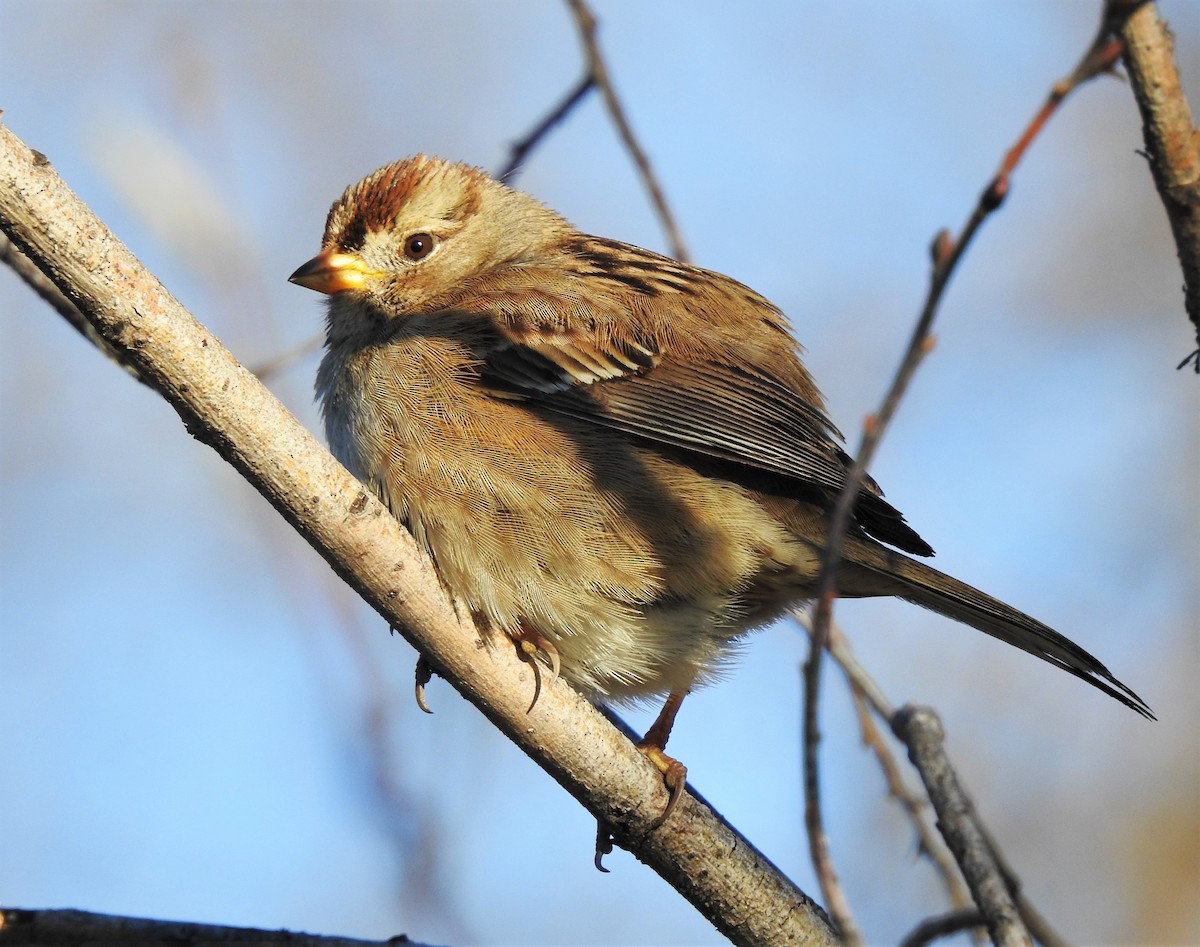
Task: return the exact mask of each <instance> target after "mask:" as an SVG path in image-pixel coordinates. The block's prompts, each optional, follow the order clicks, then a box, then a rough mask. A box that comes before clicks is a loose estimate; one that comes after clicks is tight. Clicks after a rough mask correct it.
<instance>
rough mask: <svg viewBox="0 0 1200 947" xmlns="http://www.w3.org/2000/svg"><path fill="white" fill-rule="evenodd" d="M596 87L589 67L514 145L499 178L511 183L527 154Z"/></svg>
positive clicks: (594, 78) (503, 181)
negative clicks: (573, 85)
mask: <svg viewBox="0 0 1200 947" xmlns="http://www.w3.org/2000/svg"><path fill="white" fill-rule="evenodd" d="M595 87H596V77H595V76H594V75H593V74H592V72H591V70H590V69H589V70H588V72H587V73H586V74H585V75H584V76H583V78H582V79H580V80H579V81H578V82H577V83H576V84H575V88H574V89H572V90H571V91H570V92H568V93H567V94H566V95H565V96H564V97H563V100H562V101H561V102H559V103H558V105H556V106H555V107H554V108H553V109H551V111H550V112H549V114H548V115H547V116H546V117H545V118H543V119H542V120H541V121H540V122H538V124H537V126H536V127H535V128H534V129H533V131H531V132H530V133H529V134H528V135H526V136H525V137H524V138H522V139H521V140H520V141H518V142H516V143H515V144H514V145H513V146H512V153H511V154H510V155H509V159H508V164H506V165H505V166H504V170H503V171H501V172H500V174H499V177H498V178H497V180H499V181H501V182H502V183H504V184H511V183H512V179H513V178H514V177H515V176H516V175H517V173H518V172H519V171H520V169H521V165H522V163H523V162H524V161H525V157H526V155H528V154H529V152H531V151H533V149H534V148H536V147H537V146H538V145H539V144H541V142H542V139H543V138H545V137H546V135H548V134H549V133H550V131H551V130H552V129H553V128H554V126H555V125H557V124H558V123H559V122H561V121H562V120H563V119H564V118H566V117H567V115H568V114H569V113H570V112H571V110H572V109H573V108H575V106H576V105H578V104H579V103H580V102H582V101H583V97H584V96H585V95H587V94H588V93H589V92H591V91H592V89H594V88H595Z"/></svg>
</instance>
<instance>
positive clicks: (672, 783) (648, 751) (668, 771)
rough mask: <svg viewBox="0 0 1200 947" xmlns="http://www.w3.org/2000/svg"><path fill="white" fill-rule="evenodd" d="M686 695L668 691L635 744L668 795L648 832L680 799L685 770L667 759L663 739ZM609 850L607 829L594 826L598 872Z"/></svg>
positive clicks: (609, 833)
mask: <svg viewBox="0 0 1200 947" xmlns="http://www.w3.org/2000/svg"><path fill="white" fill-rule="evenodd" d="M687 695H688V692H687V691H685V690H682V691H671V693H669V694H668V695H667V699H666V702H665V703H664V704H663V708H662V710H660V711H659V712H658V716H657V717H655V718H654V723H652V724H651V725H650V729H649V730H647V731H646V735H645V736H644V737H642V738H641V739H640V740H639V741H638V744H637V748H638V749H639V750H641V752H642V754H643V755H644V756H645V757H646V759H648V760H649V761H650V762H651V763H653V764H654V766H655V768H656V769H657V770H658V771H659V772H660V773H662V775H663V782H664V783H666V786H667V791H668V792H669V793H670V794H671V796H670V798H669V799H668V800H667V805H666V807H665V808H664V809H663V811H662V813H661V814H660V815H659V816H658V817H657V818H656V819H655V820H654V821H653V822H652V823H650V831H652V832H653V831H654V830H655V829H657V828H658V827H659V826H660V825H662V824H663V823H664V822H666V821H667V817H668V816H670V814H671V812H672V811H673V810H674V808H675V806H676V805H677V804H678V803H679V800H680V799H682V798H683V790H684V789H685V788H686V787H687V767H686V766H684V765H683V764H682V763H681V762H679V760H677V759H675V757H673V756H667V754H666V752H664V750H665V747H666V745H667V738H668V737H670V735H671V727H673V726H674V725H675V715H676V714H678V713H679V707H680V705H681V704H682V703H683V698H685V697H686V696H687ZM612 850H613V836H612V833H611V832H610V831H609V830H608V827H607V826H606V825H605V824H604V823H603V822H599V823H598V824H597V826H596V857H595V865H596V868H597V869H599V870H600V871H604V872H606V871H608V869H607V868H605V867H604V856H605V855H607V854H608V853H609V852H611V851H612Z"/></svg>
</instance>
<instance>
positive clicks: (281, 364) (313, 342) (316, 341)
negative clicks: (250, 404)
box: [249, 334, 325, 381]
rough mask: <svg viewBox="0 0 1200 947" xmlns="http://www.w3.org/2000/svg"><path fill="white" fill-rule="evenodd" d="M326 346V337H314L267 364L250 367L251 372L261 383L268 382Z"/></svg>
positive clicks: (272, 358) (275, 356)
mask: <svg viewBox="0 0 1200 947" xmlns="http://www.w3.org/2000/svg"><path fill="white" fill-rule="evenodd" d="M324 344H325V336H324V334H321V335H314V336H313V337H312V338H309V339H305V340H304V341H303V342H299V343H297V344H296V345H293V346H292V347H291V348H290V349H285V350H284V351H282V352H280V353H279V354H278V355H274V356H272V357H271V358H269V359H267V360H266V361H265V362H259V363H258V364H257V365H251V366H249V368H250V371H252V372H253V373H254V374H255V375H257V376H258V380H259V381H266V380H267V379H268V378H271V377H273V376H275V375H278V374H279V373H280V372H282V371H284V370H286V369H289V368H291V367H292V366H293V365H295V364H296V363H298V362H302V361H304V359H306V358H308V357H309V356H310V355H312V354H314V353H315V352H318V351H320V349H321V346H322V345H324Z"/></svg>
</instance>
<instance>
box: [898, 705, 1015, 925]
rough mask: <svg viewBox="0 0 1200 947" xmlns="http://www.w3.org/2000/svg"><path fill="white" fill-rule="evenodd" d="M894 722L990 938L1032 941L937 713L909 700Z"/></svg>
mask: <svg viewBox="0 0 1200 947" xmlns="http://www.w3.org/2000/svg"><path fill="white" fill-rule="evenodd" d="M892 727H893V730H894V732H895V734H896V736H897V737H898V738H899V739H900V740H901V741H903V742H904V744H905V745H906V746H907V747H908V755H909V759H911V760H912V762H913V765H914V766H916V768H917V772H919V773H920V774H921V779H922V781H923V782H924V783H925V788H926V790H927V791H928V793H929V798H930V800H932V802H933V806H934V809H936V810H937V814H938V826H939V828H940V829H941V831H942V835H943V836H944V837H945V839H946V844H947V845H949V846H950V850H951V851H952V852H954V858H955V860H956V861H957V862H958V865H959V867H960V868H961V869H962V872H963V877H964V878H966V881H967V886H968V887H969V888H970V889H971V894H972V896H973V897H974V900H975V904H976V905H977V906H978V907H979V910H980V911H981V912H982V913H983V915H984V917H985V918H986V919H987V926H988V931H989V932H990V933H991V935H992V942H993V943H995V944H996V945H997V947H1022V945H1030V944H1032V943H1033V941H1032V940H1031V938H1030V936H1029V932H1028V931H1027V930H1026V929H1025V926H1024V924H1023V923H1022V921H1021V915H1020V913H1019V912H1018V911H1017V907H1016V904H1014V903H1013V898H1012V895H1011V894H1010V893H1009V887H1008V885H1007V884H1006V883H1005V879H1004V877H1003V875H1002V874H1001V872H1000V869H999V868H998V867H997V865H996V862H995V859H994V858H993V856H992V850H991V847H990V846H989V845H988V842H987V839H986V837H985V836H984V835H983V833H982V832H981V831H980V829H979V826H978V824H977V820H976V816H975V811H974V806H972V805H971V801H970V799H969V798H968V797H967V794H966V793H965V792H964V791H963V789H962V786H961V785H960V784H959V782H958V777H957V776H956V775H955V773H954V769H953V767H951V766H950V761H949V759H948V758H947V757H946V753H945V745H944V741H945V735H944V732H943V730H942V724H941V721H940V720H939V719H938V717H937V714H936V713H934V712H933V710H931V709H930V708H928V707H916V706H912V705H908V706H905V707H902V708H900V710H898V711H897V712H896V714H895V716H894V717H893V718H892Z"/></svg>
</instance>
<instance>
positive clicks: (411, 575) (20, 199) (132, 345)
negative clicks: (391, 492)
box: [0, 125, 834, 944]
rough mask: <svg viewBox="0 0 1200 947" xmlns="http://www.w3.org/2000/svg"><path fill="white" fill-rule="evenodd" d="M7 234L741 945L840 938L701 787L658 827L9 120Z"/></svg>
mask: <svg viewBox="0 0 1200 947" xmlns="http://www.w3.org/2000/svg"><path fill="white" fill-rule="evenodd" d="M0 230H2V231H3V232H5V233H7V234H8V236H9V237H10V238H11V239H12V241H13V243H14V244H15V245H16V246H17V247H18V248H19V249H20V250H21V251H22V252H23V253H24V254H25V255H27V256H28V257H29V258H30V260H31V261H32V262H33V263H34V264H35V265H36V266H37V268H38V269H39V270H41V271H42V272H43V273H45V274H46V275H47V276H48V277H49V278H50V279H51V280H52V281H53V282H54V284H55V285H56V286H58V287H59V289H60V290H62V291H64V293H66V295H68V296H69V297H70V298H71V299H72V300H74V301H76V304H77V305H78V307H79V309H80V311H81V312H82V313H83V314H84V315H85V317H86V318H87V319H88V321H89V322H90V323H91V324H92V325H93V326H94V327H95V328H96V330H97V331H98V332H99V333H100V334H101V335H102V336H103V337H104V338H105V339H106V340H108V342H109V343H110V344H112V345H113V346H115V347H117V348H118V349H120V350H121V351H122V352H124V353H126V354H127V356H128V357H129V358H130V359H131V361H132V362H133V363H134V365H135V366H136V367H137V369H138V371H139V372H140V373H141V375H142V377H143V378H145V379H146V380H147V381H148V382H149V383H150V384H151V385H153V386H154V387H155V388H156V389H157V390H158V391H159V392H160V393H161V394H162V395H163V396H164V397H165V398H166V399H167V401H168V402H169V403H170V404H171V405H172V407H174V408H175V410H176V411H177V412H178V413H179V415H180V417H181V419H182V420H183V422H184V424H185V426H186V427H187V429H188V430H189V432H190V433H191V434H192V435H193V436H194V437H196V438H198V439H200V440H202V441H203V442H205V443H208V444H210V445H211V446H212V447H213V448H214V449H215V450H217V451H218V452H219V453H220V454H221V456H222V457H223V458H225V459H226V460H227V461H229V463H231V464H232V465H233V466H234V467H235V468H236V469H237V470H238V471H239V472H240V473H241V474H242V475H243V476H245V477H246V479H247V480H249V481H250V483H251V484H252V485H253V486H254V487H255V488H256V489H257V490H258V491H259V492H260V493H262V494H263V496H264V497H265V498H266V499H267V500H268V501H269V502H270V503H271V504H272V505H273V506H274V507H275V508H276V510H278V511H279V512H280V513H281V514H282V515H283V516H284V518H285V519H286V520H287V521H288V522H289V523H291V524H292V525H293V526H294V527H295V528H296V529H297V530H298V531H299V532H300V533H301V535H302V536H304V538H305V539H306V540H307V541H308V542H309V543H310V544H311V545H312V546H313V547H314V548H315V549H316V550H317V551H318V552H319V553H320V554H321V555H322V556H323V557H325V559H326V560H327V561H328V562H329V564H330V565H331V566H332V567H333V568H334V569H335V571H337V572H338V574H339V575H341V576H342V577H343V578H344V579H345V580H346V581H347V582H349V583H350V584H351V585H352V586H353V587H354V588H355V590H356V591H357V592H358V593H359V594H360V595H362V596H363V598H364V599H365V600H366V601H367V602H368V603H369V604H370V605H371V606H372V607H373V608H374V609H375V610H376V611H377V612H379V613H380V614H381V615H382V616H383V617H384V619H385V620H386V621H387V622H388V623H389V625H392V626H396V627H398V628H400V629H402V630H403V634H404V636H405V637H406V638H407V639H408V641H409V642H410V643H411V644H412V645H413V646H414V647H415V648H416V649H417V650H418V651H420V652H421V653H422V654H425V655H426V656H427V657H428V659H429V660H430V662H431V664H432V665H433V666H434V667H435V669H436V670H437V672H438V673H439V674H440V675H441V676H443V677H444V678H446V679H447V680H448V681H450V682H451V683H452V684H453V685H454V686H455V688H457V689H458V690H459V691H460V692H461V693H462V694H463V696H465V697H466V698H467V699H468V700H470V701H471V702H472V703H473V704H475V705H476V706H477V707H478V708H479V709H480V710H481V711H482V712H484V713H485V714H486V715H487V716H488V718H489V719H490V720H492V722H493V723H495V724H496V725H497V726H498V727H499V728H500V729H501V730H502V731H503V732H504V733H505V734H506V735H507V736H509V738H510V739H512V740H513V741H514V742H515V743H517V745H518V746H520V747H521V749H522V750H523V751H524V752H526V753H527V754H529V755H530V756H531V757H532V758H533V759H535V760H536V761H537V762H538V763H539V765H541V766H542V767H543V768H545V769H546V770H547V771H548V772H549V773H550V774H551V775H552V776H553V777H554V778H555V779H556V780H557V781H558V782H559V783H560V784H561V785H562V786H563V787H564V788H566V789H567V790H568V791H569V792H570V793H571V794H572V795H574V796H575V797H576V798H577V799H578V800H580V802H581V803H582V804H583V805H584V806H586V807H587V809H588V810H589V812H591V814H592V815H593V816H594V817H596V818H597V819H599V820H602V821H604V822H605V823H607V824H609V825H612V826H615V827H617V828H618V829H619V830H620V832H621V836H622V838H623V839H627V840H628V844H629V847H630V848H632V849H633V850H635V851H636V854H637V856H638V857H639V858H640V859H641V860H643V861H644V862H646V863H647V864H649V865H650V866H651V867H652V868H654V869H655V870H656V871H658V872H659V873H660V874H662V876H663V877H664V878H666V879H667V880H668V881H669V883H671V884H673V885H674V886H675V887H676V888H677V889H678V890H679V891H680V892H681V893H683V894H684V895H685V897H687V898H688V899H689V900H690V901H691V902H692V903H693V904H694V905H695V906H696V907H697V909H698V910H700V911H701V912H702V913H703V914H704V915H705V916H706V917H708V918H709V919H710V920H711V921H712V922H713V923H714V924H715V925H716V926H717V928H718V929H719V930H721V931H722V933H724V934H725V935H726V936H727V937H729V938H730V939H731V940H733V941H734V942H735V943H740V944H749V943H763V942H767V941H771V942H774V943H782V942H785V941H790V942H808V943H830V942H832V941H833V940H834V934H833V932H832V931H831V930H830V928H829V926H828V923H827V921H826V920H825V918H824V916H823V914H822V912H821V910H820V908H819V907H817V906H816V905H815V904H814V903H813V902H812V901H811V900H810V899H809V898H808V897H807V896H806V895H805V894H803V893H802V892H801V891H799V890H798V889H797V888H795V886H793V885H792V884H791V882H789V881H788V880H787V879H786V878H785V877H784V876H783V875H782V874H780V873H779V872H778V870H777V869H775V867H774V866H773V865H771V863H770V862H769V861H767V859H765V858H764V857H763V856H762V855H761V854H760V853H759V852H758V851H757V850H756V849H754V847H753V846H752V845H750V843H749V842H748V841H746V840H745V839H744V838H742V837H741V836H740V835H738V834H737V833H736V832H734V831H733V829H732V828H731V827H730V826H729V825H728V824H727V823H725V822H724V820H722V819H721V818H720V816H718V815H717V814H716V813H714V812H712V810H711V809H709V808H708V807H706V806H703V805H702V804H700V803H699V802H697V801H696V799H695V798H694V797H693V796H691V795H685V796H684V798H683V799H682V800H681V801H680V804H679V806H678V807H677V809H676V810H675V812H674V813H673V815H672V817H671V819H670V820H669V821H668V822H667V823H666V824H664V825H663V826H662V827H661V828H659V829H657V830H655V831H650V828H651V826H652V825H653V824H654V822H655V820H656V819H657V817H658V815H659V814H660V813H661V812H662V807H663V805H664V804H665V793H666V790H665V788H664V787H663V783H662V777H661V775H660V774H659V773H658V770H656V769H655V768H654V767H653V765H652V764H651V763H650V762H649V761H648V760H646V758H645V756H643V754H641V753H639V752H638V751H637V749H636V748H635V747H634V746H633V745H632V744H631V743H630V742H629V741H628V740H627V739H625V738H624V737H623V736H622V735H621V734H620V733H618V732H617V731H616V730H615V729H613V727H612V726H611V725H610V724H609V723H608V722H607V721H606V720H605V719H604V718H603V717H602V716H601V715H600V714H599V713H598V712H597V711H596V709H595V708H594V707H592V706H591V705H590V704H588V703H587V702H586V701H585V700H584V699H583V698H582V697H580V696H579V695H578V694H577V693H575V692H574V691H573V690H571V689H570V688H569V687H567V686H566V685H565V684H563V683H561V682H559V681H545V682H543V689H542V695H541V698H540V699H539V700H538V702H537V706H536V707H535V708H534V709H533V710H532V711H530V710H529V693H530V679H529V671H528V668H527V667H526V665H525V664H524V663H522V662H521V661H520V660H518V659H517V657H516V655H515V654H514V653H513V651H512V649H511V648H507V649H506V648H501V647H483V648H481V647H480V646H479V643H480V636H479V632H478V631H477V630H476V629H475V628H474V627H472V626H471V625H470V624H468V623H465V622H464V621H463V620H462V619H461V618H460V617H459V616H458V615H457V614H456V612H455V609H454V608H453V606H452V604H451V603H450V602H449V601H448V600H447V598H446V594H445V592H444V591H443V590H442V588H441V586H440V584H439V583H438V581H437V578H436V576H435V574H434V572H433V569H432V566H431V564H430V563H429V561H428V558H427V557H426V556H425V555H424V554H423V553H422V552H421V551H420V550H419V548H418V547H417V546H416V544H415V543H414V542H413V540H412V537H411V536H409V535H408V534H407V533H406V532H405V531H404V529H403V527H402V526H401V525H400V523H399V521H398V520H396V519H395V518H394V517H392V516H391V515H390V514H389V513H388V511H387V509H386V508H385V507H384V506H383V505H382V504H381V503H379V502H378V500H377V499H376V498H375V497H374V496H373V495H372V494H371V493H370V492H369V491H368V490H366V489H365V488H364V487H363V485H362V484H361V483H359V482H358V481H357V480H355V479H354V478H353V476H351V475H350V473H349V472H348V471H346V470H345V468H343V467H342V466H341V465H340V464H338V463H337V462H336V461H335V460H334V459H333V458H332V457H331V456H330V455H329V453H328V452H327V451H326V450H325V449H324V448H322V447H321V446H320V445H319V444H318V443H317V442H316V440H315V439H314V438H313V437H312V435H311V434H309V432H308V431H306V430H305V429H304V428H303V426H302V425H300V424H299V423H298V422H297V421H296V420H295V418H293V417H292V416H291V415H290V414H289V413H288V412H287V410H286V409H285V408H284V407H283V405H281V404H280V403H279V401H278V400H277V399H276V398H275V397H274V396H273V395H271V393H270V392H269V391H267V390H266V389H265V388H264V387H263V386H262V385H261V384H260V383H259V382H258V380H257V379H255V378H254V377H253V376H252V375H251V374H250V373H249V372H247V371H246V370H245V369H244V368H243V367H242V366H241V365H239V364H238V363H237V361H236V360H235V359H234V358H233V356H232V355H231V354H230V353H229V352H228V351H226V350H225V348H224V347H223V346H222V345H221V344H220V342H219V341H218V340H217V339H216V338H215V337H214V336H213V335H212V333H211V332H209V331H208V330H207V329H205V328H204V327H203V326H201V325H200V324H199V323H197V322H196V321H195V320H194V319H193V318H192V317H191V315H190V314H189V313H187V311H186V310H184V309H183V307H182V306H180V305H179V303H178V302H177V301H176V300H175V299H174V298H172V297H171V295H170V294H169V293H168V292H167V291H166V289H165V288H164V287H163V286H162V285H161V284H160V283H159V282H158V281H157V280H156V279H155V278H154V277H153V276H152V275H151V274H150V273H148V272H147V271H146V270H145V268H144V267H143V266H142V265H141V264H140V263H139V262H138V260H137V259H136V258H135V257H134V256H133V254H132V253H130V252H129V250H128V249H127V248H126V247H124V246H123V245H122V244H121V243H120V241H118V240H117V238H116V237H115V236H114V235H113V234H112V233H111V232H110V231H109V230H108V229H107V228H106V227H105V226H104V224H103V223H102V222H101V221H100V220H98V219H97V218H96V216H95V215H94V214H92V213H91V211H90V210H89V209H88V208H87V207H86V206H85V205H84V204H83V203H82V201H80V200H79V198H78V197H76V196H75V195H74V194H73V193H72V192H71V191H70V189H69V188H67V187H66V185H65V184H64V183H63V182H62V181H61V180H60V179H59V177H58V175H57V174H56V173H55V172H54V170H53V168H51V167H50V166H49V164H48V162H46V161H45V160H44V159H38V158H37V156H35V155H34V153H33V152H31V151H30V150H29V149H28V148H27V147H26V146H25V145H24V144H23V143H22V142H21V141H20V140H19V139H18V138H17V137H16V136H15V135H13V134H12V133H11V132H10V131H9V130H8V129H7V128H6V127H4V126H3V125H0ZM714 852H720V853H722V857H720V858H716V859H714V858H713V857H712V855H713V853H714ZM696 866H702V870H694V869H695V868H696Z"/></svg>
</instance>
